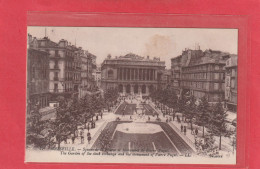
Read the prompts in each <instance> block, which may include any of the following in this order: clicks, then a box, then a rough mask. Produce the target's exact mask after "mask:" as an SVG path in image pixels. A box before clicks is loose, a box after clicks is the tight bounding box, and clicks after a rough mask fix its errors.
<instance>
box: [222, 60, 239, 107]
mask: <svg viewBox="0 0 260 169" xmlns="http://www.w3.org/2000/svg"><path fill="white" fill-rule="evenodd" d="M225 100H226V106H227V108H228V110H230V111H233V112H236V111H237V55H231V56H230V58H229V59H228V60H227V61H226V79H225Z"/></svg>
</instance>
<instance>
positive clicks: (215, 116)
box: [209, 100, 230, 150]
mask: <svg viewBox="0 0 260 169" xmlns="http://www.w3.org/2000/svg"><path fill="white" fill-rule="evenodd" d="M226 117H227V111H225V110H224V108H223V105H222V103H221V101H220V100H219V101H218V103H216V105H214V107H213V110H212V116H211V122H210V127H209V129H210V130H209V132H210V133H211V134H212V135H214V136H218V137H219V150H221V137H222V136H229V135H230V131H228V129H227V125H226V124H227V120H226Z"/></svg>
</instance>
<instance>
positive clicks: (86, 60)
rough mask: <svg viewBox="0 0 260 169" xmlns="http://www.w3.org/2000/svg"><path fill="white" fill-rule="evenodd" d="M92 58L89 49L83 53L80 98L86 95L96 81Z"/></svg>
mask: <svg viewBox="0 0 260 169" xmlns="http://www.w3.org/2000/svg"><path fill="white" fill-rule="evenodd" d="M92 66H93V63H92V58H91V55H90V54H89V53H88V51H83V53H82V55H81V86H80V98H81V97H84V96H85V95H86V94H87V93H88V90H89V89H91V88H92V86H93V85H94V83H95V81H94V78H93V75H92V71H93V69H92Z"/></svg>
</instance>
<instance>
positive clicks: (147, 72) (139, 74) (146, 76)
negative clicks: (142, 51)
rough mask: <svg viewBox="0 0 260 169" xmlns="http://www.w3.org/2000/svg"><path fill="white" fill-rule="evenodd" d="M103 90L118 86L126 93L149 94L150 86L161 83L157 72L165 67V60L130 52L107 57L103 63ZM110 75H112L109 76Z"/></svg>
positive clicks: (121, 91)
mask: <svg viewBox="0 0 260 169" xmlns="http://www.w3.org/2000/svg"><path fill="white" fill-rule="evenodd" d="M101 69H102V75H104V76H103V77H102V80H101V83H102V86H101V87H102V88H103V90H107V89H108V88H109V86H118V87H119V92H120V93H122V94H124V95H128V94H129V95H133V94H141V93H142V95H143V96H148V95H149V94H150V93H151V91H150V90H149V87H150V86H151V85H152V86H153V87H154V89H155V88H157V86H158V85H159V82H158V80H157V72H159V71H161V70H164V69H165V62H163V61H160V60H155V59H149V58H147V59H145V58H144V57H141V56H137V55H133V54H128V55H126V56H120V57H117V58H113V59H111V58H108V59H105V60H104V62H103V63H102V65H101ZM108 75H110V76H108Z"/></svg>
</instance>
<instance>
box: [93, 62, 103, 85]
mask: <svg viewBox="0 0 260 169" xmlns="http://www.w3.org/2000/svg"><path fill="white" fill-rule="evenodd" d="M93 76H94V79H95V82H96V86H97V87H98V88H100V87H101V67H100V66H97V68H96V69H95V70H93Z"/></svg>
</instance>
